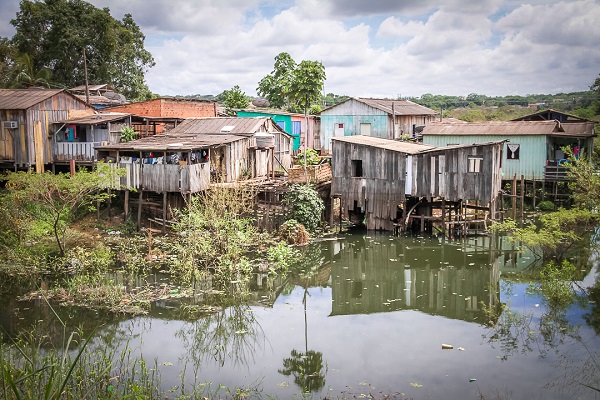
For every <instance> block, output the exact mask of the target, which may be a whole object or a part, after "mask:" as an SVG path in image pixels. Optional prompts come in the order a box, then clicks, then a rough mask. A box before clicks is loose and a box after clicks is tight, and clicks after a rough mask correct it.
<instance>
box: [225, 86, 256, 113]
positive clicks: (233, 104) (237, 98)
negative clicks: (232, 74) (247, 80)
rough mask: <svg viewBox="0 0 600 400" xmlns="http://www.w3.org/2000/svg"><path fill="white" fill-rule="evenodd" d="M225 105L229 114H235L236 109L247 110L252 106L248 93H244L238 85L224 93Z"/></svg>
mask: <svg viewBox="0 0 600 400" xmlns="http://www.w3.org/2000/svg"><path fill="white" fill-rule="evenodd" d="M223 104H224V105H225V107H226V111H227V113H228V114H233V109H235V108H246V107H248V104H250V100H249V99H248V96H246V93H244V92H242V90H241V89H240V87H239V86H238V85H235V86H234V87H232V88H231V89H230V90H226V91H225V92H223Z"/></svg>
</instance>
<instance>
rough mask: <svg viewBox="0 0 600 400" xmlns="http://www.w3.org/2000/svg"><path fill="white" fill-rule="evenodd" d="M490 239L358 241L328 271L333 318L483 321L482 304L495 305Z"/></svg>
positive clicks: (496, 274) (495, 279) (496, 280)
mask: <svg viewBox="0 0 600 400" xmlns="http://www.w3.org/2000/svg"><path fill="white" fill-rule="evenodd" d="M490 240H491V239H490V238H488V237H478V238H472V239H470V240H468V241H464V242H456V243H453V242H446V243H443V244H440V243H439V242H438V241H437V240H435V239H431V240H429V239H423V238H419V239H417V238H414V239H412V238H405V239H401V240H398V241H390V240H389V237H386V236H381V237H373V238H371V239H369V238H360V239H358V240H356V241H350V242H348V246H347V247H345V248H344V249H342V250H341V252H340V255H339V258H338V259H337V261H336V263H334V264H333V268H332V284H331V285H332V300H333V304H332V313H331V314H332V315H346V314H367V313H375V312H387V311H397V310H404V309H412V310H420V311H423V312H426V313H428V314H434V315H443V316H446V317H449V318H456V319H462V320H465V321H477V322H479V321H480V322H482V323H483V322H484V314H483V310H482V304H481V303H482V302H483V303H484V304H485V305H486V306H496V305H497V304H498V299H497V295H496V292H497V289H498V285H499V264H498V262H497V258H496V257H495V256H492V254H495V252H493V251H492V252H490V246H491V244H492V243H491V242H490Z"/></svg>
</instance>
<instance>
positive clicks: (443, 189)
mask: <svg viewBox="0 0 600 400" xmlns="http://www.w3.org/2000/svg"><path fill="white" fill-rule="evenodd" d="M501 156H502V144H501V143H498V144H494V145H488V146H473V147H460V148H456V149H445V150H443V151H432V152H427V153H424V154H417V155H415V156H413V157H412V168H413V171H416V173H414V174H413V175H412V179H413V182H412V183H413V184H412V192H411V193H407V194H410V195H411V196H416V197H427V198H436V197H440V198H444V199H446V200H450V201H459V200H473V201H475V200H476V201H479V202H480V204H481V205H487V204H489V202H490V201H492V200H493V199H494V198H495V197H496V196H497V194H498V192H499V191H500V186H501V182H502V178H501V169H500V163H501ZM471 157H475V158H481V162H480V166H479V171H478V172H469V165H468V161H469V158H471Z"/></svg>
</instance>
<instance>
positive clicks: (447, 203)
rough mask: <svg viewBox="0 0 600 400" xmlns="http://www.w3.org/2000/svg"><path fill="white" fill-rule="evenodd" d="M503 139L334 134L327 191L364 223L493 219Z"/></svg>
mask: <svg viewBox="0 0 600 400" xmlns="http://www.w3.org/2000/svg"><path fill="white" fill-rule="evenodd" d="M503 144H504V143H503V142H502V141H498V142H490V143H478V144H468V145H467V144H465V145H458V146H444V147H436V146H432V145H424V144H420V143H413V142H406V141H396V140H389V139H383V138H375V137H370V136H346V137H335V138H333V141H332V150H333V151H332V183H331V195H332V197H334V198H336V197H337V198H339V199H340V202H341V203H340V204H341V213H343V214H346V215H347V217H348V218H349V219H350V220H353V221H362V222H364V224H365V225H366V227H367V229H376V230H395V229H401V230H403V229H406V228H408V227H410V226H411V225H413V227H415V228H420V230H421V231H424V230H430V229H431V228H432V227H434V226H435V227H437V228H438V229H439V230H440V231H443V232H446V231H449V230H452V228H458V227H460V228H461V229H466V227H467V226H468V224H471V223H474V222H481V223H483V224H484V225H485V224H486V223H487V221H488V219H493V218H495V214H496V205H497V204H496V203H497V200H498V194H499V193H500V189H501V184H502V172H501V161H502V147H503Z"/></svg>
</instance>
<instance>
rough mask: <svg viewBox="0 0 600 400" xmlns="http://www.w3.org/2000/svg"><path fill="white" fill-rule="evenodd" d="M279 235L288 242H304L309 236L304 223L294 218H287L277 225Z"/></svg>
mask: <svg viewBox="0 0 600 400" xmlns="http://www.w3.org/2000/svg"><path fill="white" fill-rule="evenodd" d="M279 236H280V237H281V238H282V239H283V240H285V241H286V242H288V243H289V244H304V243H306V242H308V238H309V234H308V232H307V231H306V228H305V227H304V225H302V224H301V223H299V222H298V221H296V220H295V219H289V220H287V221H285V222H284V223H283V224H282V225H281V227H279Z"/></svg>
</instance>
